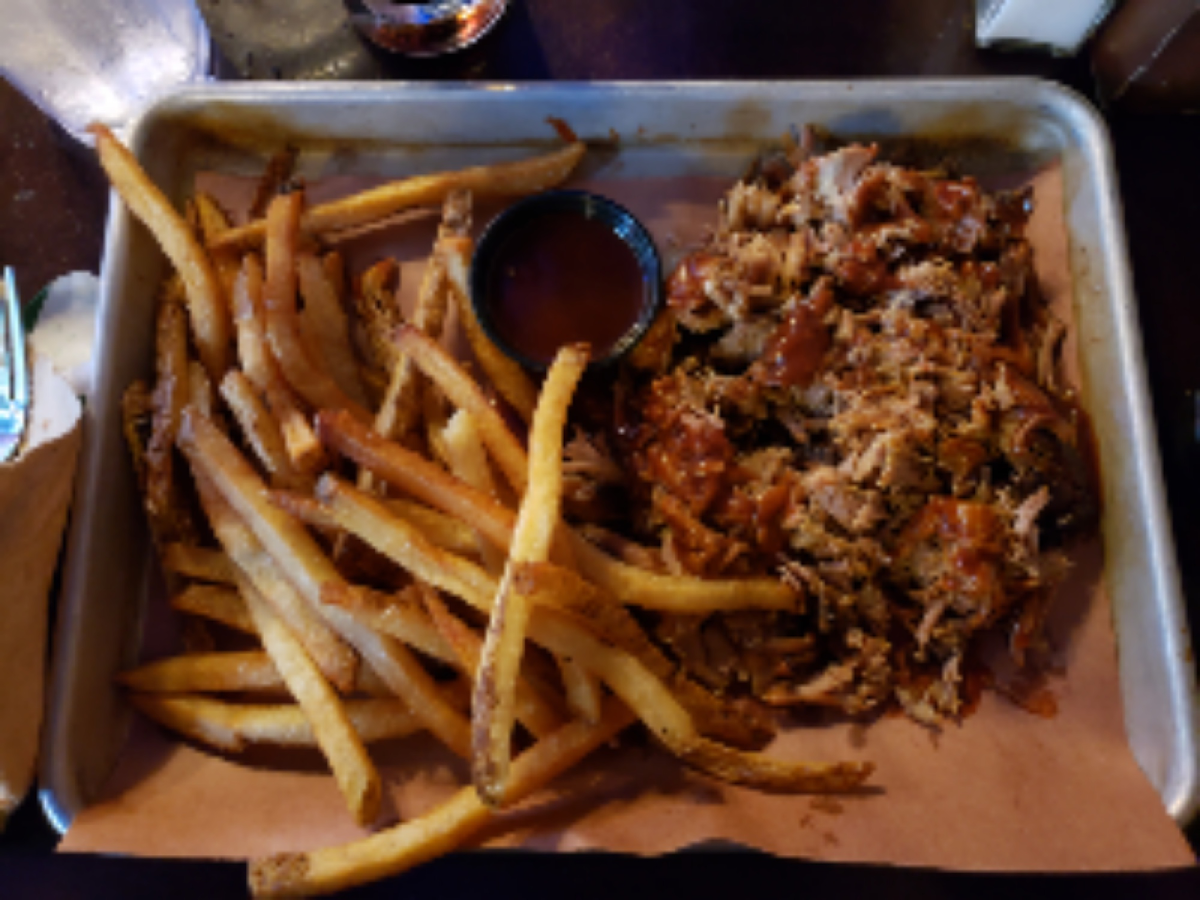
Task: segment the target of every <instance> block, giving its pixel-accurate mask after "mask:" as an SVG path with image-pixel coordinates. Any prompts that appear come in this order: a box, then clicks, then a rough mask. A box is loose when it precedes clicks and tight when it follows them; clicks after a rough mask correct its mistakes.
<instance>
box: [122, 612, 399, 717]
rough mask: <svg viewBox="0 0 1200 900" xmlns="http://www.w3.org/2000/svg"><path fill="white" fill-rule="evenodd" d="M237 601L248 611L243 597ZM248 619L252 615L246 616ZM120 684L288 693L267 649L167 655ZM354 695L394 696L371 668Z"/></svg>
mask: <svg viewBox="0 0 1200 900" xmlns="http://www.w3.org/2000/svg"><path fill="white" fill-rule="evenodd" d="M237 599H238V601H239V602H241V603H242V608H243V609H245V602H244V601H242V597H241V594H238V595H237ZM245 615H246V617H247V619H248V618H249V617H250V613H249V612H248V611H247V612H246V613H245ZM115 680H116V681H117V683H118V684H121V685H124V686H125V687H128V688H130V689H132V690H135V691H141V692H142V693H148V694H159V693H161V694H204V693H250V692H253V693H262V692H268V693H274V692H280V693H287V686H286V685H285V684H284V683H283V678H282V677H281V676H280V674H279V670H278V669H276V668H275V663H274V662H272V661H271V657H269V656H268V655H267V653H266V651H264V650H225V651H211V652H207V653H186V654H184V655H182V656H168V657H165V658H163V659H160V660H155V661H154V662H149V663H145V664H143V665H141V666H138V667H137V668H136V669H129V670H127V671H125V672H121V673H119V674H118V675H117V676H116V679H115ZM351 693H357V694H367V695H368V696H371V697H392V696H394V695H393V693H392V691H391V690H389V689H388V687H387V686H386V685H385V684H383V682H381V681H380V680H379V679H378V677H377V676H376V675H375V673H374V672H372V671H371V670H370V669H367V668H366V667H362V668H360V669H359V671H358V678H357V680H356V681H355V683H354V690H353V691H352V692H351Z"/></svg>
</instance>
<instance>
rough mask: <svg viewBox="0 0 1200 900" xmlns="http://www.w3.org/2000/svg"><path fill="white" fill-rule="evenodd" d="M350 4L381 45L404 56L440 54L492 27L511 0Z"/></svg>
mask: <svg viewBox="0 0 1200 900" xmlns="http://www.w3.org/2000/svg"><path fill="white" fill-rule="evenodd" d="M346 5H347V7H348V8H349V9H350V12H351V16H350V21H351V22H352V23H353V24H354V25H355V27H357V28H358V30H359V31H360V32H362V33H363V35H364V36H365V37H367V39H369V40H370V41H371V42H372V43H374V44H376V45H377V46H379V47H382V48H383V49H385V50H388V51H391V52H392V53H400V54H402V55H404V56H440V55H442V54H443V53H453V52H454V51H455V50H461V49H462V48H463V47H467V46H469V45H471V44H473V43H475V42H476V41H478V40H479V39H480V38H481V37H483V36H484V35H485V34H487V33H488V32H489V31H491V29H492V27H493V26H494V25H495V24H496V22H498V21H499V19H500V17H501V16H502V15H504V10H505V9H506V8H507V7H508V0H433V2H428V3H394V2H390V0H349V2H347V4H346Z"/></svg>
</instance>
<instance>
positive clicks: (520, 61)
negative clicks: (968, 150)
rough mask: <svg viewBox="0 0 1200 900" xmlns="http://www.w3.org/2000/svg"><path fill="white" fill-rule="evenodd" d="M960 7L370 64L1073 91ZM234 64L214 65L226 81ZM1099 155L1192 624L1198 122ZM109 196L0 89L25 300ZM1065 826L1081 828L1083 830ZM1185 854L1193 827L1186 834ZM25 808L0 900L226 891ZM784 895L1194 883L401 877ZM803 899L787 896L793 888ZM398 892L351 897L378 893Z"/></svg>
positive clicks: (816, 13)
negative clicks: (1020, 83) (1115, 184)
mask: <svg viewBox="0 0 1200 900" xmlns="http://www.w3.org/2000/svg"><path fill="white" fill-rule="evenodd" d="M972 15H973V4H972V3H970V2H968V0H836V2H810V3H801V2H791V3H784V2H768V0H653V2H646V0H603V2H598V0H590V2H589V0H514V2H513V5H512V8H511V9H510V11H509V13H508V15H507V16H506V18H505V19H504V21H503V22H502V23H501V24H500V26H499V27H498V28H497V30H496V31H495V32H494V33H493V34H491V35H490V36H489V37H487V38H486V39H485V40H484V41H483V42H481V43H480V44H479V45H477V46H476V47H473V48H470V49H468V50H467V51H464V52H463V53H461V54H459V55H456V56H453V57H447V58H443V59H440V60H436V61H423V62H417V61H406V60H401V59H395V58H386V57H384V56H383V55H378V54H377V55H375V56H374V58H373V65H374V67H375V68H376V69H377V70H378V72H379V74H380V75H381V77H386V78H395V79H412V80H427V79H472V80H546V79H556V80H601V79H647V80H694V79H810V78H811V79H846V78H869V77H913V76H929V77H937V76H1003V75H1036V76H1040V77H1045V78H1050V79H1054V80H1056V81H1059V82H1061V83H1064V84H1066V85H1069V86H1071V87H1073V88H1075V89H1076V90H1079V91H1080V92H1082V93H1084V94H1090V93H1091V91H1092V81H1091V77H1090V74H1089V71H1088V67H1087V62H1086V57H1076V58H1072V59H1065V60H1055V59H1051V58H1049V57H1045V56H1040V55H1030V54H1022V55H1006V54H1001V53H997V52H990V51H978V50H976V48H975V46H974V43H973V27H972ZM233 68H234V67H233V66H230V65H228V64H226V65H224V67H223V69H222V71H225V72H229V71H232V70H233ZM1106 118H1107V119H1108V123H1109V127H1110V130H1111V133H1112V138H1113V142H1114V146H1115V150H1116V158H1117V165H1118V170H1119V174H1120V181H1121V189H1122V195H1123V199H1124V204H1125V215H1126V222H1127V226H1128V230H1129V244H1130V251H1131V255H1132V259H1133V266H1134V274H1135V282H1136V288H1137V295H1138V298H1139V308H1140V312H1141V320H1142V328H1143V334H1144V339H1145V355H1146V359H1147V365H1148V367H1149V376H1150V383H1151V389H1152V392H1153V398H1154V407H1155V413H1156V416H1157V423H1158V435H1159V440H1160V444H1161V447H1162V451H1163V460H1162V462H1163V469H1164V472H1165V476H1166V481H1167V487H1168V494H1169V498H1170V504H1171V508H1172V522H1173V526H1174V531H1175V539H1176V543H1177V545H1178V547H1179V548H1180V550H1181V552H1180V554H1179V556H1180V560H1179V561H1180V566H1181V570H1182V573H1183V579H1184V587H1185V591H1186V593H1187V595H1188V596H1189V597H1190V598H1191V600H1190V609H1189V615H1190V619H1191V625H1192V629H1193V631H1194V632H1195V631H1196V630H1197V629H1198V628H1200V602H1198V601H1200V554H1196V553H1191V552H1189V551H1190V549H1191V548H1193V547H1196V546H1198V545H1200V503H1198V502H1197V501H1198V500H1200V475H1197V474H1193V473H1194V471H1195V470H1196V469H1197V465H1198V464H1200V451H1198V449H1197V442H1196V399H1195V391H1196V390H1197V389H1200V352H1197V350H1196V348H1197V346H1198V344H1200V302H1198V301H1197V299H1196V297H1195V294H1196V285H1197V284H1200V215H1198V213H1200V167H1198V166H1197V165H1196V158H1197V152H1198V151H1200V119H1197V118H1194V117H1181V116H1157V117H1136V116H1129V115H1125V114H1122V113H1121V112H1119V111H1108V112H1107V113H1106ZM106 209H107V185H106V183H105V181H104V179H103V177H102V175H101V174H100V171H99V169H98V167H97V165H96V163H95V161H94V159H93V158H92V156H91V154H90V152H89V151H87V150H86V149H84V148H82V147H80V146H79V145H78V144H76V143H75V142H74V141H73V140H72V139H71V138H70V137H68V136H67V135H65V134H63V133H62V132H61V131H60V130H58V129H57V127H56V126H55V125H54V124H53V123H52V122H50V121H48V120H47V119H46V118H45V117H44V116H43V115H42V114H41V113H40V112H39V111H38V110H37V109H36V108H35V107H33V106H32V105H31V104H29V103H28V102H27V101H26V100H25V99H24V98H23V97H21V96H20V95H19V94H17V93H16V92H15V91H14V90H13V89H12V88H10V87H9V86H8V85H7V84H6V83H4V82H3V81H0V264H11V265H14V266H16V267H17V271H18V284H19V288H20V290H21V292H22V294H23V295H24V296H26V297H31V296H33V294H34V293H35V292H36V291H37V290H38V289H40V288H41V287H42V286H43V285H45V284H46V283H47V282H49V281H50V280H52V279H53V278H54V277H56V276H58V275H61V274H63V273H66V272H69V271H72V270H76V269H84V270H90V271H93V272H95V271H97V270H98V267H99V262H100V254H101V247H102V242H103V234H104V221H105V215H106ZM1081 827H1086V824H1085V823H1081ZM1189 837H1190V838H1191V839H1192V844H1193V846H1194V847H1198V848H1200V829H1197V828H1196V826H1193V827H1192V828H1191V829H1190V831H1189ZM53 844H54V836H53V834H52V833H51V832H50V831H49V829H48V827H47V826H46V824H45V822H44V821H43V819H42V817H41V815H40V811H39V810H38V809H37V807H36V806H35V805H34V804H33V803H32V802H30V803H27V804H26V805H25V806H24V807H23V808H22V809H21V810H20V811H19V813H18V814H17V816H16V817H15V819H14V821H13V822H11V823H10V825H9V829H8V831H7V833H6V834H4V835H3V836H0V896H4V897H13V896H29V897H49V898H54V897H64V898H65V897H83V896H100V895H103V896H113V897H118V896H119V897H141V896H146V897H151V896H162V895H164V894H170V895H172V896H187V897H202V896H214V895H220V896H223V895H226V894H234V895H236V894H238V893H242V892H244V890H245V888H244V870H243V869H242V868H241V867H238V866H234V865H231V864H225V865H222V864H214V863H182V862H168V861H144V860H142V861H131V860H122V859H107V858H101V857H55V856H52V855H51V854H50V850H51V848H52V847H53ZM789 882H790V883H791V885H792V887H793V889H795V890H801V889H803V890H805V891H816V892H818V893H827V894H833V893H837V894H839V895H850V896H853V895H858V894H860V893H867V892H879V891H887V892H889V893H891V894H893V895H895V894H899V895H920V896H928V895H930V894H933V895H953V896H968V895H970V896H985V897H986V896H994V895H999V894H1001V893H1003V894H1005V895H1009V894H1011V893H1016V892H1020V893H1034V894H1046V895H1049V894H1053V895H1054V896H1072V895H1079V896H1085V895H1086V896H1087V897H1088V898H1090V900H1094V898H1096V897H1097V896H1099V897H1109V896H1111V897H1116V896H1127V895H1128V894H1130V893H1132V892H1149V893H1150V894H1152V895H1154V896H1167V897H1175V896H1178V897H1194V896H1200V877H1198V875H1197V871H1195V870H1192V871H1186V872H1176V873H1166V874H1159V875H1154V876H1141V875H1129V876H1112V875H1110V876H1104V877H1094V876H1076V877H1067V878H1051V877H1046V876H1006V877H996V876H978V875H948V874H946V873H936V872H928V871H911V870H896V869H884V868H876V867H842V866H829V865H822V864H816V863H800V862H782V861H773V860H769V859H767V858H764V857H761V856H758V855H755V854H738V853H725V852H708V853H704V854H700V855H690V854H689V855H686V856H676V857H670V858H668V859H666V860H661V861H657V862H650V861H638V860H632V859H625V858H617V859H612V858H601V857H595V856H588V857H586V858H567V859H558V858H553V859H551V860H546V859H541V858H531V857H528V856H525V855H521V854H494V853H493V854H469V855H466V856H456V857H455V858H454V859H453V860H449V861H442V862H439V863H437V864H435V865H432V866H428V867H424V868H423V869H421V870H419V871H418V872H414V873H412V874H410V875H409V876H405V878H404V879H403V887H402V889H403V890H404V891H405V892H406V893H407V895H409V896H441V897H444V896H455V895H458V894H463V893H467V892H475V891H478V890H480V889H481V888H483V887H485V886H486V888H487V889H488V890H490V891H492V892H493V893H494V894H495V895H497V896H499V895H507V894H518V893H519V894H520V895H521V896H523V897H529V896H546V897H550V896H562V895H563V894H570V895H572V896H573V897H575V898H581V897H585V896H586V897H591V896H597V897H598V896H610V895H611V894H612V893H613V892H614V891H621V890H624V891H635V892H637V893H639V894H645V895H647V896H649V895H651V894H656V893H662V892H666V891H670V892H671V893H675V892H676V891H682V890H687V891H688V892H689V894H695V895H699V896H714V897H715V896H718V895H721V896H730V895H734V896H737V895H739V894H742V893H750V892H751V891H758V890H760V889H765V888H772V887H777V886H779V885H780V884H787V883H789ZM802 886H803V887H802ZM398 889H400V885H398V884H396V883H395V882H391V883H389V884H387V885H384V886H379V887H376V888H373V889H368V890H365V891H361V892H355V895H356V896H364V897H365V896H384V893H385V892H388V891H396V890H398Z"/></svg>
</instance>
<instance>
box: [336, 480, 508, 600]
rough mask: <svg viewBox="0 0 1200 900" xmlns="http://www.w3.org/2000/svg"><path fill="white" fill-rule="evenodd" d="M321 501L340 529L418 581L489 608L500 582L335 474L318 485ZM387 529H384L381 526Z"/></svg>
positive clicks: (378, 500) (373, 497)
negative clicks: (481, 598) (434, 543)
mask: <svg viewBox="0 0 1200 900" xmlns="http://www.w3.org/2000/svg"><path fill="white" fill-rule="evenodd" d="M316 492H317V498H318V499H319V500H320V501H321V503H322V505H323V506H324V507H325V509H326V511H327V512H328V513H329V515H330V517H331V518H332V519H333V521H334V522H336V523H337V524H338V526H339V527H341V528H343V529H345V530H346V531H347V532H349V533H351V534H354V535H357V536H358V537H359V538H361V539H362V540H363V541H364V542H366V543H367V544H369V545H370V546H372V547H374V548H375V549H376V550H377V551H379V552H380V553H382V554H383V555H384V556H386V557H388V558H389V559H391V560H392V561H394V562H396V563H398V564H399V565H400V566H401V567H402V568H404V569H405V570H407V571H408V572H410V573H411V574H412V575H413V576H414V577H416V578H419V579H421V580H422V581H426V582H428V583H429V584H432V585H433V586H434V587H437V588H440V589H441V590H444V591H448V592H449V593H451V594H454V595H455V596H458V597H462V598H463V599H466V600H467V601H468V602H469V603H471V604H472V605H474V606H479V605H480V603H479V599H478V598H479V597H481V596H482V597H485V598H487V599H486V600H484V605H485V608H487V607H490V605H491V595H492V594H493V593H495V589H496V582H495V581H494V579H492V578H490V577H489V576H488V575H487V573H485V572H484V571H483V570H482V569H481V568H479V566H477V565H475V564H474V563H472V562H470V561H469V560H466V559H463V558H462V557H460V556H455V555H454V554H451V553H447V552H446V551H444V550H441V549H440V548H438V547H435V546H434V545H433V544H432V543H431V542H430V541H429V540H427V539H426V537H425V536H424V535H423V534H421V533H420V532H419V531H418V530H417V529H416V528H415V527H413V526H412V525H410V524H409V523H408V522H405V521H404V520H403V519H400V518H397V517H396V516H394V515H392V514H391V512H389V510H388V508H387V507H386V506H384V505H383V502H382V501H381V500H380V499H379V498H377V497H375V496H373V495H371V494H368V493H365V492H364V491H360V490H358V488H356V487H354V486H352V485H350V484H347V483H346V482H344V481H342V480H340V479H339V478H337V477H336V476H334V475H330V474H325V475H322V476H321V480H320V481H318V482H317V488H316ZM381 523H382V524H383V526H384V527H380V524H381Z"/></svg>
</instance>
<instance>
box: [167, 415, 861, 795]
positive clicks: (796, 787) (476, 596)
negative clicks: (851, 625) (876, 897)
mask: <svg viewBox="0 0 1200 900" xmlns="http://www.w3.org/2000/svg"><path fill="white" fill-rule="evenodd" d="M185 422H186V416H185ZM323 485H324V486H332V491H327V494H326V496H323V497H322V502H326V503H327V504H328V503H330V501H332V502H333V504H334V506H335V507H336V508H335V509H334V512H335V513H336V514H338V516H339V524H341V525H342V526H343V527H344V528H345V529H346V530H347V531H349V532H352V533H354V534H357V535H358V536H359V537H360V538H362V539H363V540H364V541H366V542H368V543H370V544H371V545H372V546H374V547H375V548H376V549H377V550H379V552H381V553H383V554H384V555H385V556H390V557H391V558H393V559H395V561H396V562H398V563H400V564H401V565H403V566H405V567H406V568H409V569H410V570H411V571H413V573H414V574H416V575H417V577H418V578H424V579H426V580H428V581H430V583H433V584H436V585H437V586H438V587H440V588H442V589H443V590H446V591H448V592H450V593H452V594H455V595H456V596H458V597H460V598H462V599H463V600H465V601H466V602H467V603H469V604H470V605H472V606H474V607H475V608H477V609H479V610H482V611H485V612H489V613H490V612H491V608H492V604H493V600H494V598H495V596H496V594H497V585H496V582H495V580H494V579H492V578H491V577H490V576H488V574H487V573H486V572H484V571H483V570H482V569H481V568H479V567H478V566H476V565H475V564H473V563H471V562H470V561H468V560H465V559H461V558H452V557H450V555H449V554H445V553H444V552H441V551H437V550H436V548H434V547H433V546H432V545H431V544H430V543H429V542H428V541H426V540H424V538H422V537H421V536H420V535H419V534H416V533H414V532H413V530H412V529H411V528H409V527H407V526H405V525H404V523H400V522H399V521H398V520H397V519H396V518H395V517H394V516H392V515H391V514H390V513H388V511H387V509H386V508H385V507H384V506H382V504H380V503H378V502H377V501H375V500H374V499H372V498H371V497H370V496H368V495H365V494H362V492H359V491H356V490H355V489H354V488H352V487H350V486H348V485H340V484H338V483H337V482H336V481H334V480H333V479H331V478H330V477H329V476H326V477H325V478H323V479H322V481H321V482H320V483H319V484H318V493H320V492H321V490H322V486H323ZM427 576H428V577H427ZM343 605H344V608H345V610H346V612H347V613H348V614H349V615H350V616H352V617H354V618H356V619H357V620H358V621H359V622H361V623H362V624H363V625H364V626H369V627H379V628H381V629H382V628H384V626H382V625H381V624H380V623H379V622H378V620H377V619H376V618H374V617H373V616H372V615H371V614H370V611H369V610H367V611H363V610H361V609H359V608H358V607H357V606H356V601H355V593H354V592H346V594H345V595H344V600H343ZM528 634H529V637H530V639H531V640H533V641H534V642H535V643H537V644H539V645H541V646H542V647H544V648H545V649H547V650H549V651H550V652H551V653H554V654H556V655H557V656H563V657H569V658H571V659H574V660H575V661H577V662H579V663H580V664H581V665H582V666H584V667H585V668H587V669H588V670H589V671H590V672H592V673H593V674H595V675H597V676H598V677H599V678H600V679H601V680H602V681H603V682H604V683H605V684H606V685H608V687H609V688H610V689H611V690H612V691H613V692H614V693H615V694H617V696H619V697H620V698H621V699H622V700H624V701H625V702H626V703H627V704H628V705H629V707H630V709H632V710H633V711H634V712H635V713H636V714H637V716H638V718H640V719H642V721H643V722H645V724H646V726H647V727H648V728H649V730H650V732H651V734H653V735H654V736H655V737H656V738H658V739H659V740H660V741H661V742H662V744H663V745H664V746H665V747H666V748H667V749H668V750H670V751H671V752H672V753H674V754H675V755H676V756H679V757H680V758H681V759H684V760H685V761H686V762H688V763H690V764H692V765H695V766H697V767H700V768H701V770H702V771H705V772H707V773H708V774H711V775H714V776H715V777H718V778H723V779H726V780H728V779H731V778H737V779H738V780H737V781H736V783H738V784H745V785H748V786H752V787H762V788H764V789H767V790H773V791H795V792H801V793H807V792H814V791H842V790H848V789H850V787H851V786H853V785H857V784H861V783H862V782H863V781H864V780H865V779H866V778H867V777H868V776H869V775H870V773H871V766H870V765H869V764H866V763H852V762H847V763H829V764H812V763H806V762H793V761H790V760H789V761H780V760H775V759H771V758H769V757H764V756H761V755H758V754H754V753H746V752H743V751H737V750H733V749H729V751H728V752H720V751H717V750H714V749H713V748H711V747H709V744H711V743H712V742H711V741H709V742H706V739H705V738H703V737H702V736H701V735H700V734H699V733H698V731H697V729H696V726H695V724H694V722H693V721H692V719H691V717H690V715H689V713H688V711H687V710H686V709H685V708H684V706H683V705H682V704H681V703H680V701H679V700H678V699H677V698H676V697H675V696H674V695H673V694H672V693H671V690H670V689H669V688H668V686H667V685H666V684H665V683H664V681H663V680H662V679H660V678H658V677H656V676H655V675H654V673H653V672H651V671H650V669H649V668H647V667H646V666H645V665H644V664H643V663H641V662H639V661H638V660H637V659H636V658H635V657H634V656H633V655H631V654H629V653H627V652H625V651H624V650H622V649H620V648H618V647H614V646H612V645H611V644H609V643H606V642H605V641H602V640H600V639H598V638H596V637H595V636H593V635H592V634H591V633H589V632H588V631H587V630H586V629H585V628H583V627H581V626H580V625H579V623H578V622H577V621H575V620H574V619H572V618H568V617H567V616H566V615H564V614H562V613H560V612H558V611H556V610H553V609H548V608H544V607H540V608H537V609H534V610H533V612H532V615H531V616H530V617H529V622H528ZM477 689H478V688H477ZM710 765H711V766H712V768H711V769H710V768H705V767H707V766H710Z"/></svg>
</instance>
